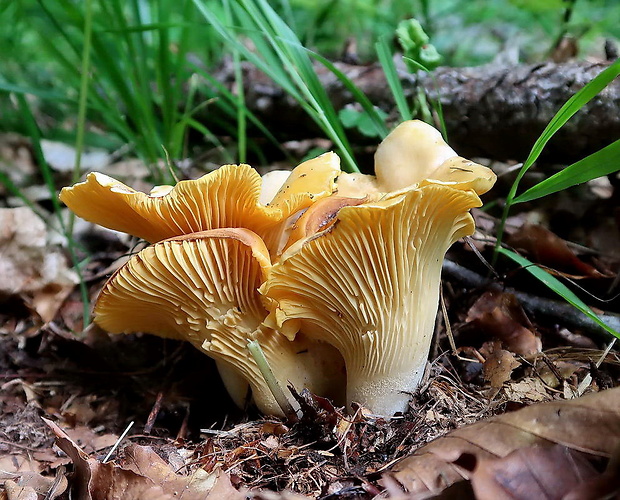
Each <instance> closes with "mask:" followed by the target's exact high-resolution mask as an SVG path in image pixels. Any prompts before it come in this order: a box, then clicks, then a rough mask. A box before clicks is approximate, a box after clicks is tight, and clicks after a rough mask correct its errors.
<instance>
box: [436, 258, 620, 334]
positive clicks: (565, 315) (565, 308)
mask: <svg viewBox="0 0 620 500" xmlns="http://www.w3.org/2000/svg"><path fill="white" fill-rule="evenodd" d="M442 270H443V273H444V276H449V277H450V279H453V280H456V281H459V282H461V283H464V284H466V285H468V286H471V287H475V288H490V289H495V290H503V291H505V292H508V293H512V294H514V295H515V296H516V297H517V298H518V299H519V301H520V302H521V304H522V305H523V307H524V308H525V309H526V310H527V311H528V312H530V313H531V314H535V315H540V316H545V317H547V318H550V319H553V320H556V321H558V322H559V323H561V324H562V325H565V326H567V327H571V328H577V329H580V330H584V331H587V332H588V333H591V334H593V335H594V336H596V337H597V338H598V339H600V340H605V341H609V333H607V332H606V331H605V330H604V329H603V328H601V327H600V326H599V325H597V324H596V323H595V322H594V321H592V320H591V319H590V318H588V317H587V316H586V315H585V314H583V313H582V312H581V311H578V310H577V309H575V308H574V307H572V306H570V305H569V304H566V303H564V302H560V301H557V300H552V299H546V298H544V297H537V296H535V295H530V294H529V293H525V292H520V291H518V290H515V289H514V288H509V287H504V286H503V285H502V284H501V283H497V282H495V281H492V280H490V279H488V278H485V277H484V276H481V275H480V274H478V273H476V272H474V271H471V270H469V269H467V268H466V267H463V266H461V265H459V264H457V263H456V262H452V261H450V260H444V263H443V267H442ZM598 316H599V317H600V318H601V319H602V320H603V322H605V323H606V324H607V325H609V326H610V327H611V328H613V329H614V330H616V331H620V316H619V315H617V314H612V313H608V312H602V313H599V315H598Z"/></svg>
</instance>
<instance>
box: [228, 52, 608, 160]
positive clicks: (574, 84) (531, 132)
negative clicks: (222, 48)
mask: <svg viewBox="0 0 620 500" xmlns="http://www.w3.org/2000/svg"><path fill="white" fill-rule="evenodd" d="M336 65H337V66H338V68H339V69H340V70H341V71H343V72H344V73H345V74H346V75H347V76H348V77H349V78H350V79H351V80H352V81H353V82H354V83H355V84H356V85H357V86H358V87H360V89H361V90H362V91H364V92H365V93H366V95H367V96H368V97H369V98H370V100H371V101H372V102H373V104H375V105H376V106H378V107H380V108H381V109H383V110H384V111H387V112H388V113H391V114H392V116H394V118H395V119H396V110H395V105H394V100H393V98H392V96H391V93H390V89H389V87H388V85H387V83H386V80H385V77H384V75H383V71H382V70H381V68H380V67H379V66H378V65H368V66H355V65H349V64H344V63H336ZM608 65H609V63H606V62H598V63H590V62H583V61H574V62H568V63H561V64H555V63H551V62H548V63H542V64H534V65H532V64H529V65H525V64H522V65H516V66H498V65H492V64H489V65H486V66H480V67H474V68H448V67H441V68H438V69H437V70H436V71H435V72H434V73H433V75H432V76H429V75H421V76H416V75H411V74H409V73H407V72H406V71H404V70H402V71H400V72H399V74H400V75H401V81H402V84H403V87H404V89H405V93H406V95H407V96H408V97H411V96H413V95H414V94H415V93H416V91H417V88H418V86H422V87H423V88H424V89H425V91H426V92H427V95H428V96H429V98H430V99H432V100H436V99H437V98H438V97H439V99H440V102H441V105H442V109H443V114H444V118H445V121H446V126H447V131H448V137H449V141H450V144H451V145H452V146H453V147H454V149H456V150H457V151H458V153H459V154H461V155H463V156H468V157H485V158H490V159H494V160H517V161H524V160H525V159H526V157H527V155H528V153H529V151H530V149H531V148H532V146H533V144H534V142H535V141H536V139H537V138H538V136H539V135H540V133H541V132H542V131H543V129H544V128H545V126H546V125H547V123H548V122H549V120H550V119H551V118H552V117H553V115H554V114H555V113H556V112H557V111H558V110H559V109H560V107H561V106H562V105H563V104H564V103H565V102H566V101H567V100H568V99H569V98H570V97H571V96H573V95H574V94H575V93H576V92H577V91H578V90H580V89H581V88H583V86H584V85H585V84H587V83H588V82H589V81H590V80H592V78H594V77H595V76H596V75H597V74H599V73H600V72H601V71H603V70H604V69H605V68H606V67H607V66H608ZM316 68H317V72H318V73H319V77H320V80H321V83H322V84H323V87H324V88H325V89H326V91H327V93H328V95H329V96H330V98H331V100H332V102H333V103H334V106H335V107H336V109H341V108H342V107H344V106H345V105H347V104H349V103H351V102H353V98H352V96H351V94H350V92H349V91H348V90H346V88H345V87H344V86H343V85H342V84H341V83H340V81H339V80H338V79H337V78H336V77H335V76H334V75H333V74H332V73H330V72H329V71H327V70H326V69H325V68H323V67H322V66H318V65H317V66H316ZM218 79H219V80H220V81H223V82H226V83H228V84H229V85H230V86H231V88H232V85H233V75H232V69H231V68H230V65H225V66H224V67H223V68H222V69H221V70H220V71H219V74H218ZM245 87H246V88H245V91H246V99H247V105H248V107H249V109H251V110H252V111H253V112H254V113H255V114H256V115H257V116H258V117H259V118H260V119H261V120H262V121H263V122H264V123H265V125H266V126H267V127H269V128H270V129H271V130H272V131H273V132H275V133H277V135H278V137H279V138H282V139H283V140H288V139H302V138H308V137H316V136H322V135H323V133H322V132H321V131H320V129H319V128H318V127H317V126H316V124H314V122H313V121H312V120H311V119H310V118H309V117H308V116H307V115H306V114H305V112H304V111H303V110H302V109H301V107H300V106H299V105H298V104H297V103H296V102H295V101H294V100H293V99H292V98H291V97H290V96H287V95H286V94H285V93H284V92H283V91H282V90H281V89H280V88H278V87H277V86H276V85H274V84H273V82H272V81H271V80H269V79H268V78H267V77H266V76H265V75H264V74H262V73H261V72H259V71H258V70H256V69H255V68H250V67H248V68H246V71H245ZM395 121H396V120H395ZM353 134H354V133H353ZM618 137H620V79H616V80H615V81H614V82H612V83H611V84H610V85H609V86H608V87H607V88H606V89H605V90H603V92H601V94H599V95H598V96H597V97H595V98H594V99H592V101H590V103H589V104H588V105H587V106H586V107H585V108H584V109H582V110H581V111H580V112H579V113H577V115H575V116H574V117H573V118H572V119H571V120H570V121H569V122H568V124H567V125H566V126H565V127H564V128H563V129H562V130H560V132H558V133H557V134H556V136H555V137H554V138H553V139H552V140H551V142H550V143H549V144H548V145H547V147H546V148H545V152H544V155H543V157H541V160H544V161H546V162H549V163H572V162H574V161H577V160H579V159H581V158H583V157H584V156H586V155H588V154H590V153H593V152H594V151H597V150H598V149H600V148H601V147H603V146H606V145H607V144H610V143H611V142H613V141H615V140H617V139H618ZM352 140H353V142H360V143H362V144H363V143H364V141H365V142H366V143H369V141H368V139H364V138H363V137H361V136H355V135H353V136H352ZM371 142H372V143H374V142H376V141H374V140H373V141H371Z"/></svg>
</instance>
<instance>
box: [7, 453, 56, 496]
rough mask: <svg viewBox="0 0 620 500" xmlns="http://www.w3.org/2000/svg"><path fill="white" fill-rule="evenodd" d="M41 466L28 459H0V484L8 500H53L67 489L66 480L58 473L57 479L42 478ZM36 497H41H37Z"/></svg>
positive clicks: (18, 456) (9, 456) (11, 456)
mask: <svg viewBox="0 0 620 500" xmlns="http://www.w3.org/2000/svg"><path fill="white" fill-rule="evenodd" d="M41 469H43V466H42V465H41V464H40V463H39V462H38V461H37V460H34V459H32V458H30V457H26V456H23V455H5V456H4V457H0V482H3V485H4V489H5V492H6V496H7V499H8V500H30V499H32V500H37V499H38V498H42V497H45V498H47V499H49V500H54V499H55V498H57V497H58V496H60V495H61V494H62V493H64V492H65V490H66V489H67V479H66V478H65V477H64V475H63V474H62V471H61V470H59V471H58V475H57V478H53V477H45V476H42V475H41V474H40V473H39V472H40V471H41ZM37 495H41V497H38V496H37ZM0 498H2V497H0Z"/></svg>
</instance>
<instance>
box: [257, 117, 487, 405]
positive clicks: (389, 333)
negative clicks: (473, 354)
mask: <svg viewBox="0 0 620 500" xmlns="http://www.w3.org/2000/svg"><path fill="white" fill-rule="evenodd" d="M425 127H428V126H426V125H425ZM423 128H424V127H423ZM403 130H404V132H403ZM407 130H409V131H414V132H416V133H414V134H413V135H411V134H409V133H407ZM417 132H418V127H417V126H415V127H410V126H408V125H407V124H405V127H403V125H400V126H399V127H397V129H396V131H395V132H393V133H395V134H396V137H393V136H392V135H390V136H388V138H387V139H386V140H385V142H384V143H383V144H382V145H381V146H380V147H379V150H378V155H377V164H378V165H379V164H381V165H386V164H389V163H396V164H398V168H399V169H400V171H399V178H400V179H401V181H402V182H401V183H400V184H394V183H391V184H389V185H391V186H394V185H396V186H397V187H398V188H399V189H400V190H399V191H396V192H392V193H383V194H381V193H379V192H377V193H375V194H373V195H371V196H370V200H369V201H366V202H363V203H360V200H359V199H357V200H352V199H350V198H349V201H347V198H342V201H341V202H339V203H333V202H332V201H331V200H330V198H327V199H325V200H321V201H319V202H317V204H316V205H315V206H313V208H312V212H310V211H309V214H310V215H309V216H308V217H312V213H316V214H319V216H320V217H322V218H323V219H330V220H332V219H333V220H332V221H331V222H330V224H329V225H328V226H327V227H326V229H321V226H320V224H312V223H311V221H307V220H304V221H300V222H303V224H302V226H301V227H302V228H312V227H315V228H317V229H318V232H316V233H315V234H308V233H306V234H305V235H304V238H302V239H300V240H298V241H296V242H292V244H291V245H290V246H289V248H288V249H287V250H286V251H285V252H284V254H283V255H282V258H281V260H280V262H278V263H276V264H275V265H274V266H273V268H272V271H271V273H270V275H269V278H268V280H267V281H266V283H265V284H264V285H263V287H262V288H261V292H262V293H263V294H264V295H265V296H267V297H268V298H270V299H272V300H273V301H274V305H273V306H272V312H271V314H270V316H269V317H268V318H267V320H266V324H268V325H269V326H271V327H274V328H278V329H280V330H281V331H282V332H283V333H284V334H286V335H288V336H289V338H294V337H295V335H296V333H297V332H298V331H300V330H301V331H303V332H304V333H305V334H306V336H308V337H309V338H312V339H317V340H318V339H320V340H324V341H326V342H328V343H330V344H332V345H334V346H335V347H337V349H338V350H339V351H340V353H341V354H342V356H343V357H344V360H345V364H346V369H347V402H348V403H351V402H359V403H362V404H363V405H365V406H367V407H368V408H370V409H371V410H372V411H373V412H375V413H378V414H383V415H392V414H393V413H395V412H397V411H404V410H405V409H406V407H407V402H408V400H409V394H408V393H410V392H411V391H413V390H415V389H416V387H417V386H418V384H419V382H420V380H421V378H422V375H423V373H424V367H425V365H426V359H427V356H428V351H429V347H430V341H431V337H432V333H433V325H434V321H435V315H436V311H437V304H438V298H439V284H440V273H441V264H442V261H443V257H444V254H445V252H446V250H447V249H448V247H449V246H450V245H451V244H452V243H454V241H456V240H457V239H458V238H460V237H462V236H465V235H468V234H471V233H472V232H473V231H474V221H473V218H472V216H471V215H470V214H469V210H470V209H471V208H473V207H476V206H480V204H481V202H480V199H479V197H478V195H479V194H481V193H482V192H484V191H486V190H487V189H489V188H490V187H491V185H492V184H493V182H494V179H495V175H494V174H493V173H492V172H491V171H490V170H489V169H487V168H485V167H483V166H481V165H477V164H475V163H473V162H468V163H467V165H466V167H463V168H461V167H462V166H463V165H464V164H463V163H462V161H461V160H462V159H458V160H454V159H453V158H454V157H456V155H455V154H452V153H453V152H452V153H450V152H449V151H448V150H447V149H446V148H447V145H443V144H441V143H439V142H438V141H434V142H433V143H432V144H431V145H429V144H428V143H427V142H426V141H427V139H428V134H427V135H426V136H425V135H424V134H422V135H420V134H417ZM431 135H432V134H431ZM419 140H421V142H420V143H418V141H419ZM444 144H445V143H444ZM416 146H418V147H420V148H422V149H424V148H428V149H429V150H430V149H432V148H433V147H434V148H439V151H438V153H437V155H433V154H432V151H425V152H423V153H420V152H418V151H416ZM450 151H451V150H450ZM388 152H390V153H391V154H394V155H401V154H403V155H405V156H404V157H402V158H401V157H400V156H398V157H396V158H393V157H392V156H391V155H390V154H387V153H388ZM407 154H410V155H413V156H412V158H411V159H412V162H411V164H410V168H411V169H413V170H416V172H413V173H407V172H406V170H405V169H406V165H407V157H406V155H407ZM428 162H430V164H429V163H428ZM446 162H451V163H449V164H448V166H447V167H446ZM444 167H445V168H444ZM453 169H454V170H453ZM418 170H419V171H420V172H422V175H424V176H425V177H421V175H420V174H419V173H417V171H418ZM444 170H445V171H444ZM436 172H438V175H437V176H435V175H434V174H435V173H436ZM378 174H379V172H378ZM388 174H389V172H385V173H384V175H383V176H382V177H383V178H381V177H379V175H378V180H377V181H375V183H376V184H375V185H374V187H375V188H377V186H379V188H381V187H382V186H383V185H384V182H387V181H385V175H388ZM438 177H440V178H438ZM403 179H409V180H412V181H413V182H414V183H413V185H411V186H406V185H402V183H404V182H408V181H405V180H403ZM362 180H363V182H364V183H367V182H368V180H367V178H362ZM395 182H396V181H395ZM379 188H377V190H378V189H379ZM401 188H404V189H401ZM344 191H345V192H347V190H344ZM366 192H368V190H367V191H366ZM339 194H340V189H339ZM347 194H353V195H354V198H355V197H358V198H359V197H361V196H360V195H361V194H363V192H361V191H357V192H352V191H351V190H349V191H348V192H347ZM330 203H331V205H332V206H333V207H334V212H336V211H337V213H334V214H333V215H332V216H331V217H326V214H325V210H321V208H320V207H321V206H325V207H328V206H329V204H330ZM340 207H343V208H340ZM338 209H339V210H338ZM310 233H311V230H310ZM293 234H295V233H293Z"/></svg>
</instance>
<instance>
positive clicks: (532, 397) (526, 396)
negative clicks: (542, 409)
mask: <svg viewBox="0 0 620 500" xmlns="http://www.w3.org/2000/svg"><path fill="white" fill-rule="evenodd" d="M504 395H505V396H506V399H507V400H508V401H515V402H517V403H521V402H527V403H531V402H532V401H535V402H537V403H538V402H541V401H549V400H550V399H551V398H550V397H549V392H548V391H547V388H546V387H545V384H544V383H543V382H542V381H541V380H540V379H539V378H533V377H529V378H526V379H523V380H520V381H519V382H512V383H510V384H507V385H506V387H504Z"/></svg>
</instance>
